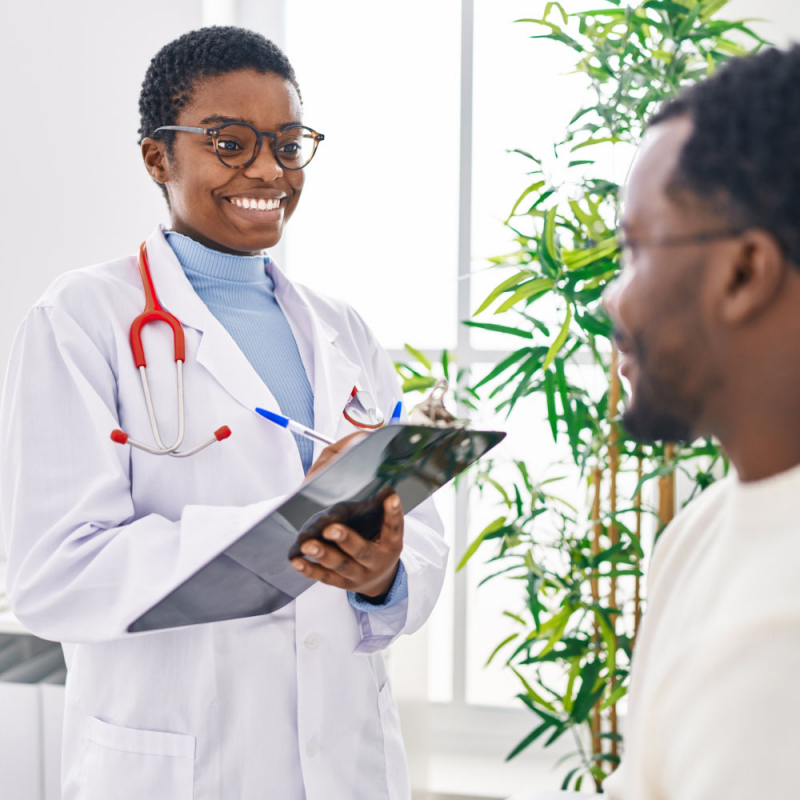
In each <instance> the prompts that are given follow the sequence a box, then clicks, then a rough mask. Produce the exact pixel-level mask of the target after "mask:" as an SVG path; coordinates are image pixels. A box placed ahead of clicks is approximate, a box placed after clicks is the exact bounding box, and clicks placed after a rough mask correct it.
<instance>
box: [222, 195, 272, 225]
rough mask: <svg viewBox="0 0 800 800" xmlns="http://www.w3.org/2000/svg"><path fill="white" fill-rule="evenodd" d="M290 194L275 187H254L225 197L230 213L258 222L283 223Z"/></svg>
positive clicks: (225, 203) (239, 217) (224, 204)
mask: <svg viewBox="0 0 800 800" xmlns="http://www.w3.org/2000/svg"><path fill="white" fill-rule="evenodd" d="M287 201H288V195H287V194H286V193H285V192H282V191H280V190H275V189H252V190H250V191H244V192H241V193H237V194H234V195H228V196H226V197H225V198H224V199H223V206H224V207H225V209H226V211H227V212H228V213H232V214H234V215H235V216H236V217H237V218H238V219H245V220H248V221H250V222H254V223H257V224H261V225H263V224H269V223H282V222H283V217H284V212H285V208H286V204H287Z"/></svg>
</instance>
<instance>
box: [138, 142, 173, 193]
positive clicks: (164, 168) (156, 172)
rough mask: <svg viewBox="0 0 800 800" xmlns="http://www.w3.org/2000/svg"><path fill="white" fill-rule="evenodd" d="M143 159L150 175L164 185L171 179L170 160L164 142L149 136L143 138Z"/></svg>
mask: <svg viewBox="0 0 800 800" xmlns="http://www.w3.org/2000/svg"><path fill="white" fill-rule="evenodd" d="M142 160H143V161H144V166H145V168H146V169H147V171H148V172H149V173H150V177H151V178H152V179H153V180H154V181H155V182H156V183H159V184H161V185H162V186H163V185H164V184H165V183H166V182H167V181H168V180H169V160H168V159H167V148H166V145H165V144H164V142H160V141H158V140H157V139H151V138H149V137H147V138H146V139H143V140H142Z"/></svg>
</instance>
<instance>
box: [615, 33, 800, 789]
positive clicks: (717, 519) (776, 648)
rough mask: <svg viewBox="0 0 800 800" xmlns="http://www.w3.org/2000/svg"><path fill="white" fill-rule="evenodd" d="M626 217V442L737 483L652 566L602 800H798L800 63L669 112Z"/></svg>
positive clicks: (690, 515) (698, 510)
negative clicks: (704, 456)
mask: <svg viewBox="0 0 800 800" xmlns="http://www.w3.org/2000/svg"><path fill="white" fill-rule="evenodd" d="M623 208H624V212H623V235H622V238H623V241H622V247H623V251H624V257H625V263H624V268H623V272H622V275H621V277H620V278H619V280H618V281H617V282H615V284H614V285H613V286H612V287H610V288H609V291H608V292H607V297H606V304H607V307H608V311H609V314H610V315H611V318H612V320H613V322H614V325H615V329H616V332H617V333H616V337H617V342H618V346H619V349H620V351H621V353H622V354H623V357H622V359H621V372H622V374H623V376H625V377H626V378H627V380H628V381H629V383H630V389H631V399H630V403H629V405H628V406H627V409H626V411H625V413H624V417H623V422H624V425H625V427H626V428H627V429H628V431H629V432H630V433H631V434H632V435H634V436H635V437H636V438H639V439H641V440H658V439H664V440H673V441H680V440H692V439H694V438H695V437H698V436H709V435H713V436H715V437H716V438H717V439H719V441H720V442H721V443H722V445H723V447H724V449H725V452H726V454H727V455H728V457H729V458H730V462H731V465H732V467H733V470H732V474H731V475H729V476H728V477H727V478H725V479H724V480H721V481H719V482H718V483H716V484H715V485H714V486H712V487H711V488H710V489H708V490H707V491H706V492H705V493H704V494H703V495H702V496H701V497H700V498H699V499H697V500H695V501H694V502H692V503H691V504H690V505H689V506H688V507H687V508H686V509H685V510H684V511H683V512H682V513H681V514H679V516H678V517H677V518H676V519H675V521H674V522H673V523H672V524H671V525H670V526H669V527H668V528H667V530H666V531H665V532H664V534H663V536H662V537H661V539H660V540H659V542H658V545H657V546H656V549H655V553H654V556H653V560H652V565H651V568H650V572H649V607H648V611H647V615H646V617H645V621H644V624H643V626H642V629H641V632H640V636H639V638H638V640H637V645H636V651H635V653H634V660H633V672H632V683H631V692H630V712H629V715H628V719H627V723H626V729H625V733H626V736H625V741H626V753H625V757H624V759H623V764H622V766H621V768H620V770H618V772H617V773H615V774H614V776H613V777H612V778H611V779H609V781H608V782H607V791H608V793H609V796H610V797H611V798H613V799H614V800H656V799H657V800H783V799H784V798H785V799H786V800H788V799H789V798H800V773H798V769H797V759H798V758H799V757H800V726H799V725H798V720H800V682H799V678H800V47H793V48H792V49H790V50H788V51H786V52H782V51H778V50H768V51H764V52H762V53H760V54H758V55H755V56H752V57H748V58H744V59H737V60H734V61H732V62H730V63H729V65H728V66H726V67H725V68H724V69H722V70H721V71H720V72H719V73H717V75H715V76H714V77H713V78H711V79H709V80H707V81H705V82H703V83H701V84H699V85H696V86H694V87H693V88H691V89H690V90H688V91H686V92H685V93H684V94H682V95H680V96H679V97H678V98H677V99H675V100H673V101H671V102H670V103H669V104H667V105H666V106H665V107H663V108H662V109H661V110H660V112H659V113H658V114H657V115H656V116H655V118H654V119H653V120H652V121H651V123H650V126H649V130H648V132H647V135H646V137H645V140H644V143H643V145H642V147H641V149H640V151H639V153H638V156H637V159H636V161H635V163H634V166H633V169H632V171H631V174H630V178H629V182H628V185H627V188H626V193H625V198H624V206H623Z"/></svg>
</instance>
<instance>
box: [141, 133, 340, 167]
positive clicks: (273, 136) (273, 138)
mask: <svg viewBox="0 0 800 800" xmlns="http://www.w3.org/2000/svg"><path fill="white" fill-rule="evenodd" d="M231 125H244V126H246V127H248V128H250V130H251V131H253V133H255V135H256V146H255V148H254V149H253V157H252V158H251V159H250V160H249V161H247V162H246V163H245V164H239V165H238V166H236V165H234V164H229V163H227V161H226V160H225V158H224V156H222V155H220V152H219V147H218V144H219V136H220V133H222V131H224V130H225V128H229V127H230V126H231ZM298 129H299V130H304V131H308V133H309V134H310V136H309V138H311V139H313V140H314V149H313V150H312V151H311V155H310V156H309V157H308V161H306V163H305V164H303V166H302V167H290V166H288V165H287V164H284V162H283V161H282V160H281V157H280V156H279V155H278V137H279V136H281V135H282V134H284V133H287V132H288V131H293V130H298ZM159 131H184V132H185V133H200V134H202V135H203V136H210V137H211V141H212V142H213V144H214V153H215V154H216V156H217V158H218V159H219V160H220V162H221V163H222V164H224V165H225V166H226V167H227V168H228V169H246V168H247V167H249V166H250V165H251V164H252V163H253V162H254V161H255V160H256V159H257V158H258V156H259V153H260V152H261V146H262V144H263V142H264V139H269V140H270V142H271V144H272V154H273V155H274V156H275V160H276V161H277V162H278V164H280V165H281V167H283V168H284V169H288V170H291V171H293V172H297V171H299V170H301V169H305V168H306V167H307V166H308V165H309V164H310V163H311V159H312V158H314V156H315V155H316V154H317V148H318V147H319V143H320V142H321V141H323V140H324V139H325V135H324V134H322V133H319V132H318V131H315V130H314V129H313V128H309V127H308V126H307V125H287V126H286V127H285V128H282V129H281V130H280V131H278V132H277V133H275V132H274V131H260V130H258V128H255V127H254V126H253V125H251V124H250V123H249V122H242V121H233V122H224V123H222V124H221V125H216V126H215V127H213V128H195V127H192V126H189V125H162V126H161V127H160V128H156V129H155V130H154V131H153V133H154V134H155V133H158V132H159Z"/></svg>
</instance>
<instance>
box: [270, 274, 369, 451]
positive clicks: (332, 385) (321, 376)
mask: <svg viewBox="0 0 800 800" xmlns="http://www.w3.org/2000/svg"><path fill="white" fill-rule="evenodd" d="M267 270H268V272H269V273H270V275H271V276H272V279H273V281H274V282H275V297H276V298H277V300H278V302H279V303H280V305H281V308H283V311H284V313H285V314H286V318H287V319H288V320H289V324H290V325H291V326H292V330H293V331H294V334H295V339H296V340H297V345H298V347H299V349H300V353H301V355H302V357H303V361H304V363H305V364H306V369H307V370H308V376H309V380H310V381H311V383H312V385H313V387H314V427H315V429H316V430H318V431H319V432H320V433H322V434H325V435H326V436H330V437H331V438H337V434H338V432H339V426H340V424H341V421H342V420H343V416H342V412H343V411H344V407H345V405H346V404H347V401H348V400H349V398H350V394H351V393H352V391H353V387H354V386H356V385H358V384H359V380H360V378H361V367H360V366H359V365H358V364H355V363H354V362H353V361H351V360H350V359H349V358H348V357H347V356H346V355H345V354H344V353H343V352H342V351H341V350H340V349H339V347H338V346H337V345H336V338H337V336H338V331H337V330H336V329H335V328H334V327H332V326H331V325H329V324H328V323H327V322H326V321H325V320H324V319H322V318H321V317H320V316H319V314H318V313H316V312H315V311H314V308H313V306H312V305H311V303H310V302H309V300H308V298H307V297H306V295H305V290H304V289H303V287H301V286H296V285H295V284H293V283H292V282H291V281H289V280H288V279H287V278H286V276H285V275H284V274H283V273H282V272H281V271H280V270H279V269H278V267H277V266H275V264H274V263H273V262H270V263H268V265H267ZM321 449H322V448H321V447H319V446H316V447H315V453H316V454H318V453H319V451H320V450H321Z"/></svg>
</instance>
